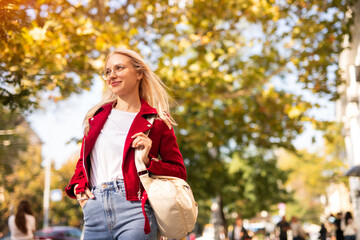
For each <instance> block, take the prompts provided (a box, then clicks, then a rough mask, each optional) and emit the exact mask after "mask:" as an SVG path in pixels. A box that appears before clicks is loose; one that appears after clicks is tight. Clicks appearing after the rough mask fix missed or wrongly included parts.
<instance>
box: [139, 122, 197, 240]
mask: <svg viewBox="0 0 360 240" xmlns="http://www.w3.org/2000/svg"><path fill="white" fill-rule="evenodd" d="M148 121H149V122H150V123H153V122H154V117H151V118H149V119H148ZM147 134H149V133H147ZM135 164H136V169H137V172H138V174H139V177H140V181H141V183H142V185H143V186H144V189H145V190H146V192H147V195H148V199H149V202H150V205H151V207H152V208H153V210H154V213H155V217H156V221H157V223H158V228H159V231H160V234H161V235H162V236H164V237H168V238H175V239H181V238H183V237H185V236H186V235H187V234H188V233H190V232H191V231H192V230H193V229H194V226H195V223H196V219H197V215H198V205H197V203H196V202H195V199H194V196H193V193H192V191H191V188H190V186H189V184H187V182H185V181H184V180H183V179H181V178H177V177H169V176H157V175H153V174H150V173H149V172H147V170H146V166H145V164H144V162H143V161H142V160H141V150H136V151H135ZM143 172H146V173H145V174H140V173H143Z"/></svg>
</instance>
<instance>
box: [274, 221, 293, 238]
mask: <svg viewBox="0 0 360 240" xmlns="http://www.w3.org/2000/svg"><path fill="white" fill-rule="evenodd" d="M276 226H277V227H278V228H279V231H280V234H279V239H280V240H287V231H288V230H289V229H290V224H289V223H288V222H287V221H286V218H285V216H283V217H282V218H281V221H280V222H278V224H276Z"/></svg>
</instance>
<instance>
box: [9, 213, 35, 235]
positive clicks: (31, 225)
mask: <svg viewBox="0 0 360 240" xmlns="http://www.w3.org/2000/svg"><path fill="white" fill-rule="evenodd" d="M25 220H26V229H27V231H28V232H27V234H24V233H23V232H21V231H20V229H19V228H18V227H17V226H16V223H15V216H14V215H11V216H10V217H9V229H10V232H11V240H25V239H33V238H34V233H33V231H35V230H36V227H35V226H36V225H35V224H36V222H35V217H34V216H33V215H29V214H26V213H25Z"/></svg>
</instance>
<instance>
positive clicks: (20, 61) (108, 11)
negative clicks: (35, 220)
mask: <svg viewBox="0 0 360 240" xmlns="http://www.w3.org/2000/svg"><path fill="white" fill-rule="evenodd" d="M352 3H353V1H350V0H348V1H345V0H342V1H341V0H329V1H326V2H324V1H316V0H315V1H311V2H309V1H303V0H287V1H275V0H242V1H236V0H217V1H203V0H193V1H181V0H170V1H164V0H161V1H156V2H155V1H149V0H143V1H130V0H129V1H121V2H118V1H107V0H93V1H81V2H77V1H65V0H55V1H49V0H36V1H27V2H24V1H20V0H15V1H9V0H1V2H0V23H1V25H0V37H1V41H0V48H1V49H2V51H1V53H0V80H1V84H0V102H1V103H2V108H3V109H4V111H9V110H10V109H17V110H19V111H22V112H24V113H26V112H28V111H31V110H33V109H36V108H38V107H39V106H40V105H39V103H40V100H41V97H42V96H44V93H47V95H48V96H49V99H51V100H53V101H55V102H56V101H59V100H62V99H65V98H67V97H69V96H70V95H71V94H73V93H80V92H82V91H83V90H89V89H90V87H91V85H92V83H93V81H94V79H95V78H97V77H98V72H99V71H100V70H101V67H102V64H103V61H104V58H105V56H106V54H107V53H108V52H109V50H111V49H113V48H117V47H129V48H131V49H135V50H139V51H140V52H141V54H142V55H143V56H144V58H145V59H146V61H147V62H149V64H150V65H151V67H152V68H153V69H154V70H155V72H156V73H157V74H158V75H159V76H160V78H161V79H162V80H163V81H164V82H165V84H166V85H167V86H168V87H169V89H170V91H169V93H170V95H171V97H172V98H173V99H174V100H175V103H174V104H173V105H172V113H173V115H174V118H175V119H176V120H177V122H178V126H177V127H176V134H177V136H178V142H179V145H180V148H181V151H182V153H183V156H184V160H185V164H186V166H187V169H188V176H189V182H190V184H191V186H192V187H193V189H194V192H195V196H196V198H197V199H198V200H199V202H201V203H204V204H203V205H202V206H201V208H200V210H201V211H200V217H199V224H200V225H204V224H205V223H207V222H208V216H209V214H210V213H209V208H208V206H209V203H208V201H209V200H210V199H214V198H215V197H217V198H218V199H220V203H221V209H222V210H225V211H224V212H222V216H223V224H224V225H226V220H227V219H231V217H230V216H227V215H226V214H227V212H235V213H239V214H241V215H243V216H245V217H251V216H253V215H254V214H255V213H256V212H258V211H261V210H269V209H270V208H271V206H273V204H276V203H278V202H280V201H287V200H289V197H290V193H289V192H288V191H287V190H286V188H285V182H286V180H287V178H288V177H289V176H288V172H287V171H284V169H280V168H278V165H277V158H278V157H277V156H276V154H275V151H276V150H277V149H286V150H289V151H293V152H294V151H295V150H296V149H295V147H294V146H293V140H294V139H295V138H296V137H297V136H298V135H299V134H301V133H302V132H303V131H304V124H305V123H310V124H313V125H314V126H315V127H316V126H318V125H319V124H321V121H320V120H318V119H316V118H314V116H313V115H311V114H310V110H311V109H317V108H320V107H321V105H320V104H319V103H317V102H316V101H314V100H313V99H314V98H323V99H326V100H335V99H336V98H337V97H338V93H337V91H336V88H337V86H339V85H340V84H341V82H342V81H341V79H340V77H339V69H338V66H337V62H338V56H339V53H340V52H341V51H342V50H343V48H342V45H341V44H342V42H343V40H344V38H345V37H350V39H351V36H350V35H349V29H350V26H351V23H352V17H351V16H352V15H351V14H352V13H351V12H347V11H348V7H349V6H350V5H351V4H352ZM220 6H221V7H220ZM292 86H296V87H295V88H294V87H292ZM11 124H12V123H6V124H4V125H2V126H3V127H4V129H9V128H12V127H13V125H11ZM27 147H31V144H30V145H29V146H27ZM4 148H5V147H4ZM12 151H15V152H24V151H25V152H26V151H27V150H26V149H17V148H13V150H12ZM4 154H5V155H4V159H6V158H8V157H11V158H12V159H15V160H14V164H15V163H18V164H20V166H22V164H21V161H20V160H17V158H16V155H15V154H14V155H11V156H10V155H9V154H10V153H4ZM39 157H40V156H39ZM33 161H34V162H33V163H32V164H34V166H36V168H34V169H32V171H31V172H32V174H33V173H34V174H35V176H34V177H33V178H30V179H31V182H33V181H34V182H36V177H40V172H37V171H40V169H41V166H40V162H41V161H40V160H39V159H37V160H36V161H35V160H33ZM2 164H3V165H4V167H3V169H4V171H5V172H6V175H9V174H10V175H11V174H15V173H16V179H17V180H16V181H20V182H23V181H25V182H27V181H30V179H28V180H25V179H23V178H22V177H21V174H20V173H21V170H20V169H17V168H16V167H15V166H12V168H9V167H8V166H7V163H6V161H5V160H2ZM64 168H65V169H68V168H69V169H71V166H68V165H66V166H64ZM6 169H8V170H6ZM36 169H38V170H36ZM33 170H34V172H33ZM67 171H68V170H64V169H61V170H59V172H56V175H55V178H54V179H56V180H55V182H54V183H53V185H54V187H55V186H56V187H63V186H62V185H63V183H64V182H66V179H68V176H66V175H67ZM29 176H31V175H28V176H27V177H29ZM4 177H5V175H4ZM27 183H28V182H27ZM2 184H4V182H2ZM2 186H4V185H2ZM5 186H7V187H6V191H7V192H12V190H13V189H11V188H9V189H7V188H8V185H5ZM14 191H16V192H17V191H20V192H21V190H14ZM31 194H32V196H33V197H37V198H39V197H40V196H41V193H40V189H38V190H36V191H35V190H34V191H32V192H31ZM6 201H8V200H6ZM40 202H41V201H40ZM70 205H71V206H72V207H74V209H73V208H72V209H73V210H72V211H77V210H75V206H74V204H73V203H72V202H70V201H69V199H67V200H64V202H61V203H60V204H56V206H54V209H56V210H54V211H55V212H58V214H59V215H60V214H61V209H63V208H65V207H67V206H70ZM2 206H3V209H6V207H8V206H9V204H8V203H6V204H5V203H2ZM37 208H38V209H40V205H39V206H38V207H37ZM39 212H40V210H39ZM55 219H56V220H55ZM54 221H56V222H65V223H68V224H74V225H80V224H81V221H80V220H76V219H72V218H71V217H70V215H66V217H65V218H64V219H61V218H60V217H55V215H54Z"/></svg>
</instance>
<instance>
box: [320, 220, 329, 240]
mask: <svg viewBox="0 0 360 240" xmlns="http://www.w3.org/2000/svg"><path fill="white" fill-rule="evenodd" d="M327 236H328V231H327V229H326V227H325V224H324V223H322V224H321V227H320V231H319V238H318V239H320V240H326V239H327Z"/></svg>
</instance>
